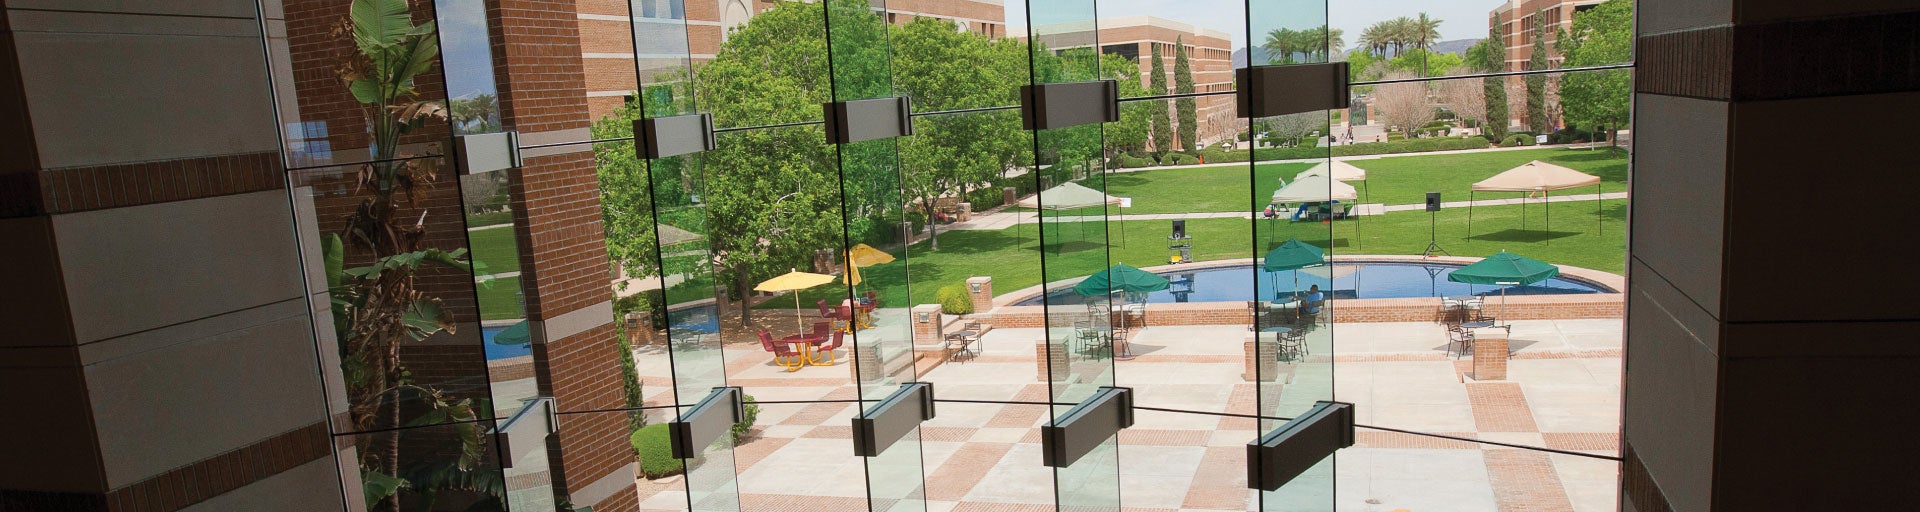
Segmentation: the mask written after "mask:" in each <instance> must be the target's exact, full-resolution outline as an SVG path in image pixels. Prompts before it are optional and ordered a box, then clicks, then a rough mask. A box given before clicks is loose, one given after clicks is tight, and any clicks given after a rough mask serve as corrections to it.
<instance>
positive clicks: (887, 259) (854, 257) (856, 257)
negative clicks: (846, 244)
mask: <svg viewBox="0 0 1920 512" xmlns="http://www.w3.org/2000/svg"><path fill="white" fill-rule="evenodd" d="M847 259H848V260H850V261H852V262H853V264H854V265H856V266H861V267H871V266H874V265H879V264H881V263H892V262H893V255H892V254H887V251H882V250H879V249H875V248H873V246H870V245H867V244H860V245H856V246H853V248H852V249H848V250H847Z"/></svg>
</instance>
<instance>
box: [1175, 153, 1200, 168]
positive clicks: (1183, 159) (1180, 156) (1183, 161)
mask: <svg viewBox="0 0 1920 512" xmlns="http://www.w3.org/2000/svg"><path fill="white" fill-rule="evenodd" d="M1167 161H1168V162H1171V163H1169V164H1168V165H1194V164H1198V163H1200V159H1199V158H1194V156H1193V155H1189V154H1186V153H1170V154H1168V155H1167Z"/></svg>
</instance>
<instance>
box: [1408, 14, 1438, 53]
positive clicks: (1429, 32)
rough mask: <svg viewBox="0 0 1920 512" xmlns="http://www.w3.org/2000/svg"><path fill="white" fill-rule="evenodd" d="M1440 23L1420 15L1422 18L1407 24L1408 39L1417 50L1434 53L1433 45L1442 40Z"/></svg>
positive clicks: (1425, 15)
mask: <svg viewBox="0 0 1920 512" xmlns="http://www.w3.org/2000/svg"><path fill="white" fill-rule="evenodd" d="M1440 21H1441V20H1437V19H1433V18H1429V17H1427V13H1424V12H1423V13H1420V17H1419V18H1416V19H1413V20H1410V21H1409V22H1408V23H1407V26H1406V31H1407V39H1409V40H1410V41H1409V42H1410V43H1412V44H1413V46H1414V47H1415V48H1419V49H1422V50H1427V51H1433V43H1435V42H1439V40H1440Z"/></svg>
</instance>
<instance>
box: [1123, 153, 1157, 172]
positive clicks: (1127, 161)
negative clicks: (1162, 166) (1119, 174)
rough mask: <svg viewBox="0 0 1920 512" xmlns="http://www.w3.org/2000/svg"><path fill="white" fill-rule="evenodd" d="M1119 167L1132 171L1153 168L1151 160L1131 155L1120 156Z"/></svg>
mask: <svg viewBox="0 0 1920 512" xmlns="http://www.w3.org/2000/svg"><path fill="white" fill-rule="evenodd" d="M1120 166H1121V167H1125V168H1128V169H1132V168H1136V167H1153V160H1148V159H1145V158H1140V157H1136V156H1132V155H1120Z"/></svg>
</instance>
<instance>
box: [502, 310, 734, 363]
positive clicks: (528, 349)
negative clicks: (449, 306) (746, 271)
mask: <svg viewBox="0 0 1920 512" xmlns="http://www.w3.org/2000/svg"><path fill="white" fill-rule="evenodd" d="M667 319H668V320H669V321H672V322H673V328H674V329H676V330H686V331H696V332H704V333H715V332H720V315H719V310H718V308H715V307H714V306H713V305H712V304H707V305H704V306H694V307H690V308H681V309H675V310H672V311H670V312H668V313H667ZM504 330H507V326H505V325H502V326H499V327H481V328H480V339H481V340H482V342H481V344H482V345H483V346H485V347H486V351H487V360H489V361H491V360H495V359H506V358H510V357H520V356H524V355H529V354H532V353H533V346H532V345H531V344H519V345H502V344H499V343H494V342H493V336H494V335H496V334H500V331H504Z"/></svg>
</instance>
